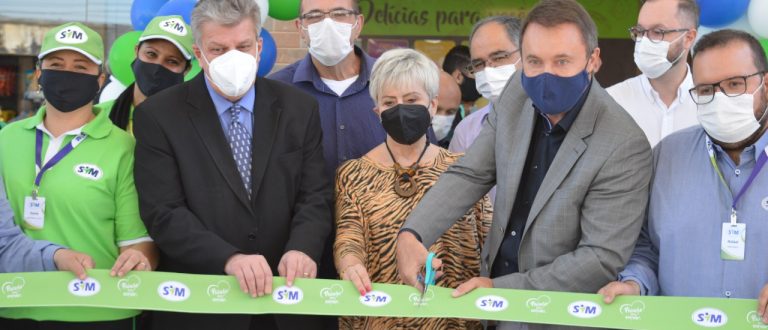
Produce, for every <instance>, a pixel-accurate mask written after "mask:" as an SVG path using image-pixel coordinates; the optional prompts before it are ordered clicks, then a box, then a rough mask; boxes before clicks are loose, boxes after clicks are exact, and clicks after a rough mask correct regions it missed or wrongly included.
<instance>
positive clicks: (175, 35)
mask: <svg viewBox="0 0 768 330" xmlns="http://www.w3.org/2000/svg"><path fill="white" fill-rule="evenodd" d="M150 39H163V40H167V41H169V42H170V43H172V44H174V45H176V48H178V49H179V51H180V52H181V54H182V55H184V58H186V59H187V60H188V61H189V60H192V44H193V43H194V37H193V36H192V29H191V28H190V27H189V25H187V23H185V22H184V18H182V17H181V16H178V15H173V16H157V17H155V18H153V19H152V21H150V22H149V24H147V27H146V28H145V29H144V32H142V33H141V36H140V37H139V42H141V41H145V40H150Z"/></svg>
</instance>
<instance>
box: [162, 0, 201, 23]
mask: <svg viewBox="0 0 768 330" xmlns="http://www.w3.org/2000/svg"><path fill="white" fill-rule="evenodd" d="M196 4H197V0H170V1H168V3H166V4H165V5H163V7H161V8H160V10H158V11H157V13H156V14H155V16H168V15H180V16H181V17H183V18H184V22H187V24H192V9H194V8H195V5H196Z"/></svg>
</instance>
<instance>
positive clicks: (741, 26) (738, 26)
mask: <svg viewBox="0 0 768 330" xmlns="http://www.w3.org/2000/svg"><path fill="white" fill-rule="evenodd" d="M723 29H732V30H740V31H744V32H746V33H749V34H751V35H753V36H757V34H756V33H755V30H753V29H752V25H751V24H749V18H748V17H747V14H744V16H742V17H741V18H739V20H737V21H736V22H733V23H731V24H730V25H728V26H726V27H724V28H723ZM718 30H719V29H718Z"/></svg>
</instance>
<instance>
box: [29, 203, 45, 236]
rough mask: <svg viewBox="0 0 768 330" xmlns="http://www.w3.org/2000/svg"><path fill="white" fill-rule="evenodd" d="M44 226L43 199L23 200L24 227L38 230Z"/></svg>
mask: <svg viewBox="0 0 768 330" xmlns="http://www.w3.org/2000/svg"><path fill="white" fill-rule="evenodd" d="M43 225H45V197H39V196H38V197H37V198H34V197H31V196H27V197H26V198H24V227H25V228H28V229H35V230H40V229H43Z"/></svg>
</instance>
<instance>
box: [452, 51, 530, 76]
mask: <svg viewBox="0 0 768 330" xmlns="http://www.w3.org/2000/svg"><path fill="white" fill-rule="evenodd" d="M519 51H520V49H517V50H514V51H511V52H506V51H499V52H495V53H493V54H491V56H488V59H487V60H481V59H475V60H472V61H471V62H470V63H469V64H467V66H466V67H465V68H464V70H467V72H469V73H471V74H475V73H477V72H480V71H483V70H485V67H486V66H491V67H497V66H501V65H507V64H512V63H513V62H512V55H513V54H514V53H517V52H519Z"/></svg>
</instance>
